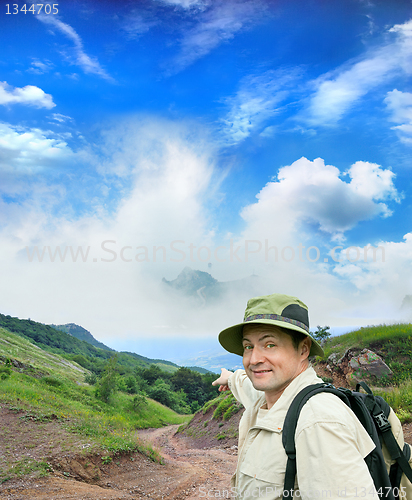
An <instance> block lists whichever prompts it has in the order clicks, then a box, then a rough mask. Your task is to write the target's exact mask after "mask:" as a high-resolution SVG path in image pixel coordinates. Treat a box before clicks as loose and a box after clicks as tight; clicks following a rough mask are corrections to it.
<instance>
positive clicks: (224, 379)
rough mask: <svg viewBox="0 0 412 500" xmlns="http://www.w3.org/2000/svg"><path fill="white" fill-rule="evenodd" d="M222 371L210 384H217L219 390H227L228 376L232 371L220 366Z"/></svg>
mask: <svg viewBox="0 0 412 500" xmlns="http://www.w3.org/2000/svg"><path fill="white" fill-rule="evenodd" d="M221 370H222V373H221V374H220V377H219V378H217V379H216V380H215V381H214V382H212V385H218V386H219V391H220V392H222V391H228V390H229V385H228V382H229V377H230V376H231V375H232V373H233V372H230V371H229V370H226V368H221Z"/></svg>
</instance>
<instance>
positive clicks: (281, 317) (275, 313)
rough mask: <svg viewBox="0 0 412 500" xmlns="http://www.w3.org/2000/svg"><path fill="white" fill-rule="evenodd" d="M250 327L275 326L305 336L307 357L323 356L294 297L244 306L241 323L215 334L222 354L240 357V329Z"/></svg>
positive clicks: (262, 299) (272, 298) (266, 299)
mask: <svg viewBox="0 0 412 500" xmlns="http://www.w3.org/2000/svg"><path fill="white" fill-rule="evenodd" d="M253 323H263V324H266V325H275V326H280V327H282V328H287V329H288V330H294V331H296V332H301V333H303V334H305V335H307V336H308V337H309V338H310V339H311V340H312V347H311V349H310V356H323V355H324V353H323V349H322V347H321V346H320V344H319V343H318V342H317V341H316V340H315V339H314V338H313V337H312V335H311V334H310V331H309V314H308V307H307V306H306V305H305V304H304V303H303V302H302V301H300V300H299V299H297V298H296V297H291V296H290V295H282V294H280V293H274V294H272V295H263V296H262V297H254V298H253V299H250V300H249V301H248V303H247V307H246V311H245V317H244V319H243V323H239V324H237V325H235V326H231V327H229V328H226V329H225V330H223V331H221V332H220V333H219V342H220V343H221V345H222V346H223V347H224V348H225V349H226V351H229V352H232V353H233V354H239V356H243V345H242V335H243V326H244V325H249V324H253Z"/></svg>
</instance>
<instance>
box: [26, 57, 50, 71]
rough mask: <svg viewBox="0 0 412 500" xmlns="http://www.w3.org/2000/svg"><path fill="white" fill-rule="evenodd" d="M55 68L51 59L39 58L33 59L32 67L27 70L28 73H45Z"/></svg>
mask: <svg viewBox="0 0 412 500" xmlns="http://www.w3.org/2000/svg"><path fill="white" fill-rule="evenodd" d="M52 68H53V64H52V63H51V62H50V61H39V60H38V59H33V61H32V63H31V67H30V68H29V69H28V70H27V72H28V73H32V74H34V75H43V74H44V73H48V72H49V71H50V70H51V69H52Z"/></svg>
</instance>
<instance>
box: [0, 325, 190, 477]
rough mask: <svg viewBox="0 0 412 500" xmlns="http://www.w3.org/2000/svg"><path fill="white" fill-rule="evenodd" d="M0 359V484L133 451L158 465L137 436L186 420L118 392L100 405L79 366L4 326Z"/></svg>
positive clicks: (0, 333) (146, 400) (150, 402)
mask: <svg viewBox="0 0 412 500" xmlns="http://www.w3.org/2000/svg"><path fill="white" fill-rule="evenodd" d="M0 353H1V355H0V429H1V432H0V435H2V436H3V439H1V440H0V457H1V458H0V482H6V481H8V480H11V479H16V478H18V477H22V476H25V475H29V476H30V475H34V476H39V475H40V476H42V475H47V474H48V473H49V472H50V471H52V470H54V469H56V468H57V469H58V468H59V467H60V465H59V464H61V463H62V461H63V462H64V461H66V462H67V460H69V459H70V460H73V459H75V458H76V457H78V460H77V462H78V461H79V460H80V458H81V459H82V460H83V462H84V463H86V462H87V459H86V458H87V457H89V458H90V460H89V461H90V463H92V462H93V463H94V464H96V460H97V463H100V464H103V465H104V464H105V463H110V462H111V461H112V460H113V458H114V457H115V456H119V455H122V454H131V453H136V452H137V453H144V454H145V455H147V456H149V457H151V458H152V459H154V460H161V457H160V456H159V455H158V453H157V452H156V450H154V449H153V448H151V447H150V446H149V447H147V446H145V445H144V444H143V443H141V442H140V440H139V439H138V437H137V434H136V430H137V429H141V428H147V427H161V426H163V425H167V424H179V423H182V422H184V421H186V420H187V419H188V416H187V415H179V414H177V413H175V412H174V411H172V410H171V409H169V408H167V407H165V406H163V405H161V404H160V403H158V402H156V401H153V400H151V399H150V398H147V397H145V396H143V395H141V394H140V395H133V394H127V393H125V392H121V391H116V392H114V393H113V394H112V396H111V398H110V401H109V402H104V401H103V400H101V399H98V398H97V397H96V390H95V388H94V387H93V386H91V385H89V384H86V383H85V382H84V379H85V375H87V374H88V373H89V372H87V370H85V369H84V368H83V367H82V366H80V365H78V364H77V363H75V362H74V361H68V360H67V359H66V358H64V357H62V356H60V355H58V354H54V353H50V352H48V351H45V350H43V349H41V348H40V347H38V346H36V345H34V344H32V343H30V342H29V341H28V340H27V339H25V338H22V337H20V336H18V335H16V334H14V333H12V332H10V331H7V330H5V329H3V328H0ZM79 457H80V458H79ZM93 457H94V458H93ZM92 458H93V459H92ZM96 474H98V472H96Z"/></svg>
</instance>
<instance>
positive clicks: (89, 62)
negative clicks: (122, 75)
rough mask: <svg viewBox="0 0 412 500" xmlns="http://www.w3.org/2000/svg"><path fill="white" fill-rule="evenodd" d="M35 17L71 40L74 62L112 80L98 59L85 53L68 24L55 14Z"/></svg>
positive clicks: (78, 37) (86, 71)
mask: <svg viewBox="0 0 412 500" xmlns="http://www.w3.org/2000/svg"><path fill="white" fill-rule="evenodd" d="M36 17H37V19H39V20H40V21H41V22H43V23H45V24H47V25H48V26H49V27H51V28H55V29H57V30H59V31H60V32H61V33H63V34H64V35H65V36H67V38H69V39H70V40H71V41H72V42H73V46H74V47H73V48H74V61H75V64H78V65H79V66H80V67H81V68H82V69H83V71H84V72H85V73H89V74H94V75H97V76H100V77H101V78H104V79H105V80H108V81H110V82H113V81H114V80H113V78H112V77H111V76H110V75H109V74H108V73H107V72H106V70H104V69H103V68H102V67H101V65H100V63H99V61H98V60H97V59H96V58H95V57H91V56H89V55H88V54H86V52H85V51H84V47H83V41H82V39H81V38H80V36H79V35H78V34H77V33H76V31H75V30H74V29H73V28H72V27H71V26H70V25H68V24H66V23H63V22H62V21H60V19H58V18H57V17H56V16H47V15H38V16H36Z"/></svg>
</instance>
